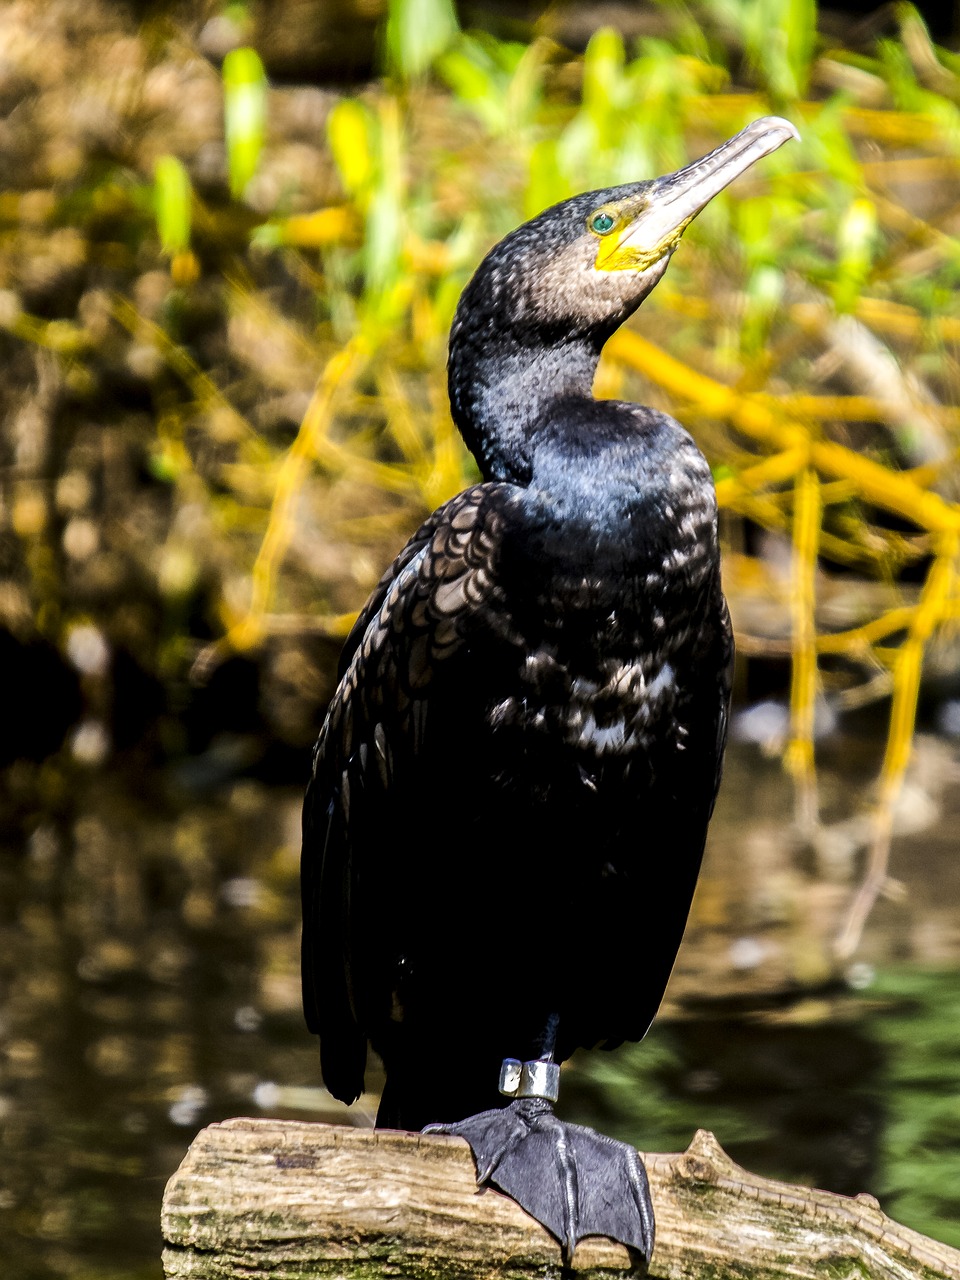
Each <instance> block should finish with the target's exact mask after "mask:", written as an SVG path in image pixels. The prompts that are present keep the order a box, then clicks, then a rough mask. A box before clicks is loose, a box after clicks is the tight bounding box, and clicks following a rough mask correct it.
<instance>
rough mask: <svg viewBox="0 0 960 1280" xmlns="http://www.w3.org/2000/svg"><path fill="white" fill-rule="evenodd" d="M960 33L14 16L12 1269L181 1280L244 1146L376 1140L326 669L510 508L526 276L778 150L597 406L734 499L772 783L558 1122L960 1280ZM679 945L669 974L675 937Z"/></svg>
mask: <svg viewBox="0 0 960 1280" xmlns="http://www.w3.org/2000/svg"><path fill="white" fill-rule="evenodd" d="M956 48H957V23H956V13H955V12H954V11H953V10H952V9H951V7H950V6H949V5H946V4H942V3H941V4H931V5H929V6H928V9H927V11H923V10H922V9H920V10H918V9H917V8H915V7H913V6H911V5H909V4H890V5H884V6H883V7H881V8H875V7H874V6H873V5H871V4H867V5H857V4H850V5H846V6H844V7H843V8H838V9H835V10H834V9H829V10H828V9H823V10H820V11H818V10H817V8H816V6H815V4H814V3H813V0H691V2H690V3H689V4H686V3H679V2H678V0H658V2H656V3H655V2H653V0H651V2H649V3H630V2H628V0H598V2H597V3H587V4H581V3H576V4H574V3H569V4H562V3H558V4H554V5H549V6H548V5H544V4H538V3H534V2H533V0H490V2H489V3H487V4H484V3H482V0H477V3H464V4H463V5H461V6H460V7H459V8H457V9H455V8H454V7H453V5H452V0H391V3H387V0H352V2H351V0H259V2H258V0H249V3H242V2H238V3H233V4H218V3H212V2H207V3H204V4H200V5H197V4H189V5H188V4H185V3H184V4H178V3H176V2H175V0H170V2H169V3H164V2H162V0H157V2H156V3H147V2H143V3H137V2H135V0H130V3H129V4H120V3H109V2H108V0H83V2H82V3H80V0H8V3H6V4H5V5H4V7H3V9H2V11H0V353H2V368H3V378H2V380H0V758H2V760H0V763H2V766H3V785H2V788H0V833H2V847H0V1152H2V1159H0V1256H2V1257H3V1258H4V1260H5V1263H6V1269H7V1272H8V1273H9V1274H10V1275H15V1276H17V1277H19V1278H21V1280H52V1278H54V1277H57V1278H59V1277H81V1278H85V1277H91V1278H92V1277H97V1278H98V1280H104V1278H106V1280H134V1278H136V1280H140V1278H141V1277H142V1278H143V1280H146V1278H147V1277H150V1278H151V1280H158V1278H159V1276H160V1275H161V1267H160V1261H159V1254H160V1240H159V1209H160V1198H161V1195H162V1191H163V1186H164V1182H165V1180H166V1178H167V1177H168V1176H169V1175H170V1173H171V1172H172V1171H173V1169H174V1168H175V1167H176V1166H177V1164H178V1162H179V1160H180V1159H181V1158H182V1156H183V1153H184V1151H185V1150H186V1147H187V1145H188V1144H189V1142H190V1140H191V1138H192V1136H193V1134H194V1133H195V1132H196V1131H197V1129H198V1128H199V1127H201V1126H202V1125H204V1124H207V1123H209V1122H211V1121H213V1120H216V1119H220V1118H224V1117H226V1116H230V1115H237V1114H252V1115H275V1116H288V1117H299V1118H305V1119H321V1120H331V1121H337V1122H340V1123H354V1124H366V1125H369V1124H371V1123H372V1118H373V1115H374V1113H375V1109H376V1098H375V1096H374V1091H375V1089H376V1087H377V1083H378V1082H377V1078H376V1073H375V1072H371V1076H370V1080H369V1087H370V1089H371V1093H370V1094H369V1095H366V1096H365V1097H364V1098H363V1100H362V1101H361V1102H360V1103H358V1104H357V1106H356V1107H355V1108H353V1109H352V1110H351V1111H350V1112H347V1111H346V1110H345V1109H344V1108H342V1107H340V1106H339V1105H338V1104H336V1103H334V1102H333V1100H332V1099H331V1098H330V1097H329V1096H328V1095H327V1094H325V1092H324V1091H323V1090H322V1088H321V1087H320V1082H319V1060H318V1055H317V1052H316V1046H315V1044H314V1042H313V1041H312V1039H311V1038H310V1037H308V1036H307V1034H306V1031H305V1029H304V1027H303V1025H302V1021H301V1015H300V1008H299V978H298V970H297V964H298V957H297V950H298V941H299V919H298V901H297V860H298V853H299V831H298V826H299V804H300V796H301V794H302V788H303V784H304V782H305V779H306V775H307V770H308V767H309V756H310V746H311V743H312V741H313V739H314V738H315V736H316V733H317V730H318V728H319V725H320V722H321V719H322V715H323V709H324V706H325V703H326V701H327V699H328V697H329V695H330V693H331V690H332V681H333V671H334V664H335V661H336V655H337V652H338V648H339V644H340V642H341V640H342V637H343V635H344V634H345V632H346V629H347V628H348V627H349V624H350V620H351V618H352V615H353V613H354V612H355V610H356V609H357V608H358V607H359V606H360V604H361V603H362V601H363V599H364V598H365V596H366V594H367V593H368V591H369V590H370V588H371V587H372V585H373V584H374V582H375V581H376V579H377V577H378V576H379V574H380V572H381V570H382V568H383V566H384V565H385V564H386V563H387V562H388V560H389V559H390V558H391V557H392V555H393V554H394V552H395V551H396V550H397V549H398V548H399V547H400V546H401V545H402V543H403V541H404V540H405V538H406V536H407V535H408V534H409V533H410V532H411V531H412V530H413V529H414V528H415V527H416V526H417V524H418V523H419V521H420V520H421V519H422V518H423V517H424V516H425V515H426V514H427V513H428V512H429V511H430V510H431V509H432V508H433V507H434V506H435V505H436V504H437V503H439V502H440V501H441V500H443V499H444V498H446V497H447V496H449V495H450V494H451V493H453V492H455V491H456V490H457V489H458V488H460V487H462V486H463V484H464V483H465V482H467V481H469V480H470V479H471V478H473V477H474V476H475V471H474V467H473V463H472V460H471V459H470V458H469V457H467V456H466V455H465V453H464V450H463V449H462V447H461V445H460V442H459V440H458V438H457V436H456V433H455V431H454V429H453V427H452V424H451V422H450V418H449V413H448V407H447V402H446V392H445V372H444V360H445V347H446V335H447V331H448V328H449V324H450V320H451V317H452V314H453V309H454V307H455V305H456V301H457V297H458V295H459V292H460V290H461V288H462V286H463V284H464V283H465V281H466V280H467V279H468V278H469V275H470V273H471V271H472V269H473V268H474V266H475V265H476V263H477V262H478V260H479V259H480V257H481V256H482V254H483V253H484V252H485V251H486V249H487V248H489V247H490V245H491V244H492V243H494V242H495V241H496V240H497V239H498V238H499V237H501V236H502V235H503V234H505V233H506V232H507V231H508V230H510V229H511V228H512V227H514V226H515V225H516V224H517V223H518V222H519V221H521V220H522V219H523V218H525V217H528V216H531V215H533V214H534V213H536V212H537V211H539V210H540V209H542V208H543V207H545V206H546V205H548V204H550V203H552V202H554V201H556V200H559V199H563V198H564V197H566V196H568V195H570V194H573V193H574V192H577V191H581V190H584V189H588V188H591V187H598V186H603V185H608V184H611V183H615V182H619V181H627V180H633V179H637V178H641V177H648V176H652V175H655V174H659V173H662V172H665V171H668V170H671V169H674V168H676V167H678V166H679V165H681V164H682V163H684V162H685V161H687V160H688V159H690V158H692V157H695V156H697V155H699V154H702V153H703V152H705V151H707V150H709V149H710V148H711V147H713V146H715V145H716V144H717V143H718V142H720V141H722V140H723V139H725V138H726V137H728V136H730V135H731V134H732V133H734V132H736V130H737V129H739V128H741V127H742V126H743V125H744V124H745V123H747V122H748V121H749V120H750V119H753V118H755V117H756V116H759V115H762V114H766V113H771V112H775V113H778V114H782V115H786V116H788V117H789V118H790V119H792V120H793V121H794V122H795V123H796V125H797V127H798V128H799V130H800V133H801V135H802V139H803V141H802V143H800V144H794V143H791V144H790V146H788V147H784V148H783V150H782V151H779V152H777V154H776V155H775V156H772V157H770V158H769V159H767V160H766V161H764V163H763V164H762V165H760V166H758V167H757V169H756V170H753V171H751V172H750V174H748V175H747V176H746V177H744V178H743V179H741V180H740V181H739V182H738V183H736V184H735V186H734V188H733V189H732V190H728V191H727V192H725V193H724V194H723V195H721V196H720V197H719V198H718V199H716V200H715V201H714V202H713V203H712V204H711V205H710V206H709V207H708V208H707V210H706V211H705V212H704V214H703V215H702V216H701V217H700V218H699V219H698V220H697V221H696V222H695V223H694V224H693V226H692V227H691V229H690V230H689V231H688V232H687V234H686V236H685V238H684V241H683V244H682V246H681V248H680V250H679V251H678V252H677V254H676V256H675V258H674V260H673V263H672V265H671V267H670V270H669V272H668V274H667V276H666V278H665V279H664V281H663V282H662V283H661V285H660V286H659V287H658V288H657V290H656V291H655V292H654V294H653V295H652V296H651V298H650V299H649V301H648V302H647V303H646V304H645V305H644V307H643V308H642V309H641V311H640V313H639V314H638V315H637V317H636V318H635V319H634V320H633V321H632V322H631V324H630V326H629V329H628V331H626V332H622V333H621V334H619V335H617V337H616V338H615V339H614V340H613V341H611V343H610V344H609V346H608V349H607V352H606V354H605V357H604V360H603V362H602V365H601V368H600V371H599V374H598V378H597V386H596V391H597V394H598V395H600V396H622V397H625V398H630V399H637V400H643V401H645V402H646V403H651V404H655V405H657V406H658V407H660V408H662V409H665V410H666V411H668V412H671V413H673V414H674V415H675V416H676V417H678V418H679V419H680V420H681V421H683V422H684V424H685V425H687V426H688V427H689V428H690V429H691V430H692V431H693V432H694V434H695V435H696V437H697V439H698V441H699V443H700V444H701V446H702V448H703V449H704V450H705V452H706V453H707V455H708V456H709V458H710V460H711V463H712V465H713V467H714V472H715V476H716V480H717V487H718V493H719V496H720V500H721V505H722V531H723V538H724V547H725V584H726V590H727V593H728V596H729V598H730V602H731V607H732V610H733V614H734V620H735V625H736V629H737V637H738V649H739V656H738V667H737V676H736V694H735V708H734V715H733V727H732V735H731V736H732V741H731V746H730V749H729V752H728V757H727V769H726V776H725V781H724V786H723V789H722V792H721V797H720V802H719V806H718V811H717V816H716V819H715V822H714V825H713V829H712V833H711V839H710V845H709V849H708V856H707V862H706V865H705V869H704V874H703V877H702V882H701V885H700V888H699V891H698V896H697V899H696V903H695V906H694V912H693V917H692V920H691V925H690V928H689V930H688V934H687V938H686V940H685V943H684V947H683V950H682V952H681V955H680V959H679V961H678V964H677V969H676V972H675V975H674V979H673V982H672V984H671V988H670V991H669V993H668V996H667V1000H666V1004H665V1008H664V1011H663V1013H662V1015H661V1018H660V1019H659V1021H658V1023H657V1024H656V1027H655V1029H654V1030H653V1032H652V1033H651V1034H650V1036H649V1037H648V1038H647V1040H646V1041H645V1042H644V1044H643V1046H641V1047H639V1048H638V1047H635V1046H628V1047H626V1048H625V1049H623V1050H621V1051H618V1052H617V1053H615V1054H592V1055H584V1056H583V1058H582V1060H580V1061H575V1062H574V1063H572V1064H570V1065H569V1066H568V1068H566V1069H565V1079H566V1084H565V1086H564V1096H563V1108H564V1110H565V1113H566V1114H567V1116H569V1117H571V1118H578V1119H581V1120H583V1121H585V1122H590V1123H594V1124H596V1125H598V1126H599V1127H601V1128H603V1129H604V1130H605V1131H607V1132H609V1133H612V1134H615V1135H616V1136H619V1137H622V1138H625V1139H628V1140H630V1141H633V1142H635V1143H636V1144H637V1145H638V1146H640V1147H641V1148H643V1149H647V1150H657V1149H659V1150H676V1149H678V1148H682V1147H683V1146H685V1145H686V1143H687V1142H688V1141H689V1138H690V1136H691V1135H692V1132H693V1130H694V1129H695V1128H697V1127H698V1126H705V1127H709V1128H711V1129H713V1130H714V1131H715V1132H716V1133H717V1135H718V1137H719V1139H720V1140H721V1142H722V1143H723V1144H724V1146H725V1147H726V1148H727V1149H728V1150H729V1151H730V1152H731V1153H732V1154H733V1155H734V1157H735V1158H737V1159H739V1160H740V1161H741V1162H742V1163H744V1164H745V1165H747V1166H749V1167H750V1168H751V1169H754V1170H756V1171H758V1172H761V1173H766V1174H770V1175H772V1176H779V1177H783V1178H787V1179H790V1180H795V1181H800V1182H805V1183H809V1184H814V1185H818V1186H821V1187H826V1188H830V1189H833V1190H836V1191H840V1192H845V1193H855V1192H859V1191H869V1192H872V1193H873V1194H875V1195H877V1196H878V1197H879V1198H880V1200H881V1203H882V1205H883V1207H884V1208H885V1209H886V1210H887V1211H888V1212H889V1213H890V1214H892V1215H893V1216H895V1217H897V1218H898V1219H899V1220H901V1221H903V1222H905V1223H907V1224H909V1225H911V1226H913V1227H916V1228H917V1229H919V1230H921V1231H924V1232H927V1233H929V1234H931V1235H933V1236H936V1237H937V1238H939V1239H943V1240H947V1241H950V1242H951V1243H953V1244H956V1245H960V1191H958V1189H957V1188H958V1187H960V1109H958V1107H957V1097H958V1096H960V983H958V974H960V858H958V855H957V849H958V834H957V818H958V814H960V638H958V635H957V619H958V616H960V589H958V584H957V577H956V568H957V552H958V539H960V468H958V447H960V407H958V406H960V396H958V391H960V363H958V357H960V299H958V296H957V285H958V282H960V238H958V237H960V56H958V54H957V53H956V52H954V50H955V49H956ZM637 928H638V930H639V929H642V928H643V921H642V920H638V921H637Z"/></svg>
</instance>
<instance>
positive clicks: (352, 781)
mask: <svg viewBox="0 0 960 1280" xmlns="http://www.w3.org/2000/svg"><path fill="white" fill-rule="evenodd" d="M514 492H515V490H514V489H513V487H512V486H510V485H504V484H492V483H488V484H478V485H474V486H473V487H471V488H470V489H466V490H465V491H464V492H463V493H460V494H458V495H457V496H456V497H455V498H452V499H451V500H450V501H449V502H447V503H446V504H444V506H442V507H441V508H439V509H438V510H437V511H436V512H435V513H434V514H433V515H432V516H431V517H430V519H429V520H428V521H427V522H426V523H425V524H424V525H423V526H422V527H421V529H420V530H419V531H418V532H417V533H416V534H415V535H414V536H413V538H412V539H411V540H410V542H409V543H408V544H407V546H406V547H405V548H404V550H403V551H402V552H401V553H400V555H399V556H398V557H397V559H396V560H395V561H394V564H393V565H392V566H391V569H390V570H388V572H387V573H386V574H385V575H384V577H383V579H382V580H381V582H380V584H379V586H378V587H377V589H376V590H375V591H374V593H373V595H372V596H371V599H370V601H369V602H368V604H367V605H366V607H365V608H364V610H363V611H362V613H361V615H360V617H359V619H358V621H357V624H356V625H355V627H354V629H353V632H352V633H351V636H350V638H349V640H348V646H347V647H348V656H347V659H346V663H345V666H344V669H343V672H342V677H341V681H340V684H339V686H338V688H337V691H336V693H335V695H334V698H333V701H332V702H331V704H330V707H329V709H328V712H327V717H326V720H325V722H324V725H323V728H322V730H321V732H320V737H319V740H318V742H317V746H316V750H315V754H314V767H313V775H312V778H311V781H310V783H309V786H308V788H307V795H306V800H305V804H304V828H303V854H302V866H301V888H302V895H303V937H302V974H303V999H304V1010H305V1014H306V1018H307V1025H308V1026H309V1028H310V1030H311V1031H313V1032H314V1033H316V1034H318V1035H319V1036H320V1039H321V1065H322V1070H323V1077H324V1081H325V1083H326V1085H327V1088H328V1089H329V1090H330V1091H331V1093H333V1094H334V1096H335V1097H338V1098H341V1099H343V1100H344V1101H346V1102H352V1101H353V1100H354V1099H355V1098H356V1097H357V1096H358V1095H359V1093H360V1092H361V1090H362V1088H363V1071H364V1065H365V1059H366V1030H365V1028H366V1027H368V1026H369V1025H370V1014H369V1007H370V1004H371V1001H373V1002H376V1001H378V1000H379V1001H381V1002H382V1001H384V1000H389V998H390V993H389V991H386V990H384V991H381V990H380V989H379V988H380V987H381V986H383V985H384V984H383V983H382V982H377V980H376V977H375V976H374V977H373V978H369V977H368V976H367V975H368V973H369V972H370V971H371V962H370V961H369V959H368V957H369V956H371V955H372V954H374V953H375V952H376V950H377V948H378V947H379V946H382V941H381V938H382V933H383V929H382V927H381V922H377V921H376V920H371V919H370V918H369V917H370V913H369V911H368V910H367V907H368V904H369V899H368V898H367V896H366V895H365V885H366V884H370V883H372V882H374V881H375V880H376V878H377V873H378V866H377V859H378V858H379V857H380V856H381V855H382V856H384V857H386V856H387V853H386V851H384V850H383V845H384V844H386V843H389V841H388V840H386V839H384V834H385V833H384V829H383V823H384V822H385V821H387V819H386V818H385V817H384V815H385V814H386V812H387V811H388V808H389V806H388V805H387V804H386V803H385V801H386V797H387V795H388V793H391V794H392V795H393V796H395V795H396V794H397V793H401V792H402V790H403V788H404V779H405V776H409V774H408V770H409V767H410V765H411V764H412V762H413V761H414V760H415V759H416V757H417V754H418V752H419V750H420V746H421V744H422V741H423V733H424V727H425V724H426V720H427V714H428V702H429V698H430V695H431V689H432V687H433V686H434V684H435V681H436V678H437V673H438V672H442V670H443V666H444V663H445V662H447V661H448V660H449V658H450V657H451V656H452V655H453V654H455V653H456V652H457V651H458V650H459V649H460V648H461V647H462V646H463V644H464V642H465V640H466V639H467V638H468V637H469V635H470V633H471V628H472V627H473V625H474V624H475V620H476V619H477V618H478V617H479V616H480V615H481V613H482V614H483V620H484V625H485V626H487V627H489V625H490V621H491V618H492V617H495V615H496V612H497V610H496V608H495V607H493V608H491V604H492V601H493V598H494V596H495V595H496V586H495V564H494V558H495V555H496V551H497V546H498V542H499V531H500V528H501V526H502V520H503V516H502V513H503V508H504V504H505V502H506V501H507V500H508V499H509V497H510V495H511V494H513V493H514ZM378 824H379V825H378ZM373 1016H374V1017H376V1018H377V1019H378V1020H379V1018H380V1017H383V1016H386V1015H385V1011H383V1010H380V1009H377V1010H376V1011H375V1013H374V1014H373Z"/></svg>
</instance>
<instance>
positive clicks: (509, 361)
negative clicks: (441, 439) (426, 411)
mask: <svg viewBox="0 0 960 1280" xmlns="http://www.w3.org/2000/svg"><path fill="white" fill-rule="evenodd" d="M607 336H608V335H607V334H606V333H603V334H602V335H600V334H596V335H584V334H575V335H569V334H565V335H561V336H559V337H557V336H555V335H544V334H542V333H537V334H536V336H535V338H534V337H532V336H531V337H530V338H529V339H527V340H525V337H524V335H517V334H513V333H508V334H500V335H497V336H496V337H490V336H489V335H484V334H477V333H476V332H471V331H469V330H466V329H465V327H464V326H455V327H454V330H453V332H452V333H451V336H450V359H449V366H448V374H449V388H450V407H451V411H452V413H453V420H454V422H455V423H456V425H457V428H458V430H459V431H460V434H461V435H462V436H463V438H464V441H465V442H466V445H467V448H468V449H469V450H470V452H471V453H472V454H473V456H474V457H475V458H476V460H477V463H478V465H479V467H480V471H481V473H482V474H483V477H484V479H486V480H504V481H510V482H513V483H514V484H521V485H526V484H527V483H528V482H529V480H530V474H531V447H532V444H533V441H534V439H535V437H536V428H537V425H538V423H541V422H543V421H544V419H545V418H547V417H548V416H549V412H550V408H551V406H552V405H554V404H555V403H556V402H557V401H560V400H574V399H584V400H589V399H591V398H592V394H593V392H592V389H593V379H594V374H595V373H596V370H597V362H598V360H599V359H600V350H601V348H602V346H603V342H604V341H605V339H606V337H607Z"/></svg>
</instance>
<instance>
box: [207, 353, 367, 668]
mask: <svg viewBox="0 0 960 1280" xmlns="http://www.w3.org/2000/svg"><path fill="white" fill-rule="evenodd" d="M368 354H369V353H368V349H367V343H366V341H365V339H364V337H363V336H362V335H358V336H357V337H355V338H352V339H351V340H350V341H349V342H348V343H347V344H346V346H344V347H343V348H342V349H341V350H340V351H338V352H337V353H336V355H334V356H333V357H331V359H330V360H329V361H328V362H327V366H326V368H325V369H324V371H323V373H322V374H321V375H320V379H319V381H318V383H317V386H316V389H315V391H314V393H313V397H312V399H311V401H310V404H309V406H308V407H307V412H306V413H305V414H304V418H303V421H302V422H301V424H300V430H299V431H298V432H297V436H296V439H295V440H294V442H293V444H292V445H291V446H290V448H289V449H288V450H287V453H286V456H285V457H284V459H283V462H282V463H281V464H280V469H279V472H278V474H277V486H276V490H275V492H274V497H273V503H272V505H271V507H270V518H269V520H268V522H267V531H266V533H265V534H264V537H263V542H262V543H261V544H260V550H259V552H258V553H257V558H256V560H255V561H254V565H253V571H252V574H251V591H250V607H249V609H248V611H247V613H246V615H245V616H244V617H242V618H240V619H239V620H238V621H236V622H234V624H233V625H232V626H231V627H230V629H229V630H228V631H227V634H226V635H225V636H224V637H223V642H222V643H223V645H224V646H225V647H226V648H227V649H233V650H238V649H248V648H250V647H251V646H252V645H254V644H256V643H257V642H258V641H259V640H260V639H261V638H262V637H263V634H264V629H265V628H264V618H265V617H266V614H267V609H268V607H269V604H270V600H271V598H272V595H273V587H274V581H275V578H276V572H277V567H278V565H279V564H280V561H281V560H282V558H283V556H284V554H285V553H286V550H287V547H288V546H289V545H290V538H291V535H292V533H293V524H294V508H295V504H296V501H297V498H298V496H299V493H300V489H301V487H302V485H303V482H304V480H305V478H306V475H307V470H308V468H309V465H310V462H311V460H312V459H313V458H314V457H317V456H319V455H320V454H321V453H322V452H323V450H324V447H325V445H326V443H327V442H326V440H325V437H326V433H327V431H328V430H329V427H330V423H331V421H332V418H333V408H334V403H335V400H336V398H337V396H338V395H339V394H342V393H343V391H344V389H345V388H346V387H347V386H348V385H350V384H351V383H352V382H353V381H354V380H355V379H356V377H357V374H358V373H359V371H360V369H361V368H362V367H363V365H364V364H365V363H366V360H367V358H368Z"/></svg>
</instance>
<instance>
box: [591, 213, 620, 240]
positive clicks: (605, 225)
mask: <svg viewBox="0 0 960 1280" xmlns="http://www.w3.org/2000/svg"><path fill="white" fill-rule="evenodd" d="M615 225H616V218H614V217H613V216H612V214H609V213H604V212H603V210H601V211H600V213H595V214H594V215H593V217H592V218H591V219H590V230H591V231H595V232H596V233H597V235H598V236H605V235H606V234H607V232H608V231H612V230H613V228H614V226H615Z"/></svg>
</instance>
